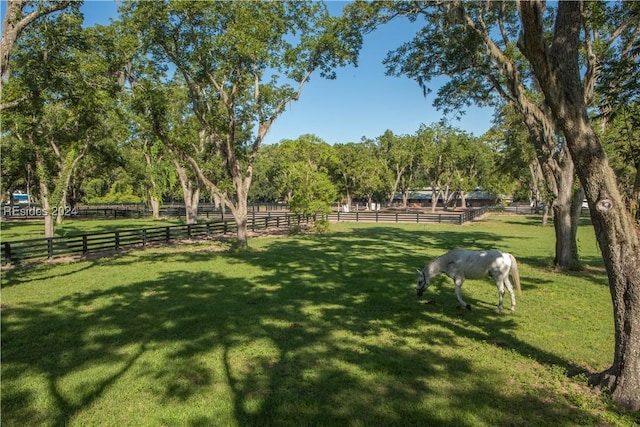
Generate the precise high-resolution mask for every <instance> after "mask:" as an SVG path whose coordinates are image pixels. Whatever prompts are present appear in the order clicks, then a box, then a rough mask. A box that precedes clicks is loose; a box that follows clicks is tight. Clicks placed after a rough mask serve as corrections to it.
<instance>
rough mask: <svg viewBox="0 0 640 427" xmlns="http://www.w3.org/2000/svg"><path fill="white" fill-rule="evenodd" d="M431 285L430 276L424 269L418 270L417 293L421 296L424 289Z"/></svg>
mask: <svg viewBox="0 0 640 427" xmlns="http://www.w3.org/2000/svg"><path fill="white" fill-rule="evenodd" d="M427 286H429V278H428V277H427V276H426V275H425V274H424V270H423V271H420V270H418V285H417V286H416V294H417V295H418V297H421V296H422V294H423V293H424V290H425V289H427Z"/></svg>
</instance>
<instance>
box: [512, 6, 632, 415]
mask: <svg viewBox="0 0 640 427" xmlns="http://www.w3.org/2000/svg"><path fill="white" fill-rule="evenodd" d="M518 7H519V11H520V17H521V20H522V30H523V31H522V37H521V38H520V43H519V48H520V50H521V51H522V52H523V53H524V54H525V56H526V57H527V59H528V60H529V61H530V62H531V65H532V67H533V71H534V74H535V77H536V79H537V81H538V82H539V84H540V88H541V90H542V91H543V92H544V95H545V100H546V101H547V103H548V104H549V106H550V108H551V110H552V113H553V115H554V117H555V118H556V120H557V122H558V124H559V126H560V128H561V129H562V132H563V134H564V136H565V138H566V140H567V145H568V147H569V150H570V151H571V155H572V157H573V161H574V163H575V165H576V171H577V173H578V177H579V179H580V182H581V183H582V185H583V187H584V189H585V193H586V198H587V201H588V203H589V208H590V212H591V220H592V221H593V226H594V229H595V232H596V237H597V239H598V244H599V246H600V249H601V250H602V256H603V259H604V263H605V266H606V268H607V274H608V276H609V290H610V292H611V298H612V301H613V313H614V324H615V335H616V340H615V353H614V360H613V365H612V366H611V368H609V369H608V370H607V371H605V372H602V373H600V374H599V375H597V376H596V377H595V378H594V380H595V381H594V383H595V384H596V385H599V386H602V387H603V388H605V389H607V390H609V391H610V392H611V395H612V397H613V399H614V401H616V402H617V403H619V404H622V405H623V406H625V407H628V408H631V409H634V410H640V268H638V266H640V229H639V228H638V225H637V224H636V223H635V221H634V219H633V218H632V216H631V215H630V213H629V212H628V211H627V210H626V208H625V205H624V202H623V200H622V197H621V195H620V192H619V191H618V186H617V183H616V176H615V174H614V172H613V170H612V169H611V167H610V166H609V162H608V160H607V156H606V154H605V151H604V149H603V147H602V144H601V142H600V140H599V138H598V136H597V135H596V133H595V132H594V129H593V126H592V124H591V122H590V120H589V117H588V115H587V107H588V105H587V103H586V99H585V91H586V90H588V88H587V87H585V85H584V82H583V79H582V78H581V75H580V70H581V69H580V61H579V52H580V50H581V49H582V48H583V47H584V43H585V32H584V31H585V30H586V39H587V40H588V37H589V35H590V33H589V29H590V27H589V22H587V21H586V20H585V3H584V2H582V1H580V2H572V1H563V2H560V4H559V5H558V9H557V12H556V15H555V24H554V33H553V36H552V37H551V38H547V37H545V33H544V28H543V22H544V19H543V18H544V14H545V12H546V9H545V3H544V2H540V1H521V2H519V3H518ZM636 16H637V15H636ZM635 25H636V26H637V22H636V23H635Z"/></svg>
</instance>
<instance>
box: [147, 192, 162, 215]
mask: <svg viewBox="0 0 640 427" xmlns="http://www.w3.org/2000/svg"><path fill="white" fill-rule="evenodd" d="M149 203H150V204H151V212H152V218H153V219H159V218H160V200H159V199H158V198H157V197H155V196H153V195H151V196H149Z"/></svg>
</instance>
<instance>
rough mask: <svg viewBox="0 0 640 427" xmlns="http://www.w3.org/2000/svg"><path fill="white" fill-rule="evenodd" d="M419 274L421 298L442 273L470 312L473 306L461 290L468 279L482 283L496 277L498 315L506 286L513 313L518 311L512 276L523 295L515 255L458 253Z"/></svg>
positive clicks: (449, 254)
mask: <svg viewBox="0 0 640 427" xmlns="http://www.w3.org/2000/svg"><path fill="white" fill-rule="evenodd" d="M418 273H419V275H418V286H417V287H416V293H417V294H418V297H421V296H422V293H423V292H424V290H425V289H426V288H427V286H429V281H430V280H431V279H432V278H433V277H435V276H437V275H438V274H440V273H445V274H446V275H447V276H449V277H451V278H452V279H453V281H454V283H455V290H456V297H457V298H458V301H459V302H460V305H461V306H462V307H466V308H467V310H471V305H470V304H467V303H466V302H464V300H463V299H462V296H461V295H460V288H461V287H462V283H463V282H464V281H465V279H480V278H482V277H484V276H486V275H490V276H491V277H493V279H494V280H495V281H496V286H497V287H498V307H497V308H496V313H500V311H502V301H503V299H504V286H505V285H506V287H507V290H508V291H509V295H510V296H511V311H515V310H516V297H515V295H514V293H513V286H511V282H510V281H509V274H511V276H512V277H513V281H514V283H515V285H516V288H517V289H518V294H522V290H521V289H520V275H519V274H518V263H517V262H516V259H515V258H514V257H513V255H511V254H508V253H506V252H500V251H497V250H495V249H491V250H488V251H468V250H466V249H454V250H452V251H449V252H447V253H446V254H444V255H441V256H439V257H438V258H436V259H434V260H433V261H431V262H430V263H429V265H427V266H426V267H425V268H424V269H423V270H422V271H420V270H418Z"/></svg>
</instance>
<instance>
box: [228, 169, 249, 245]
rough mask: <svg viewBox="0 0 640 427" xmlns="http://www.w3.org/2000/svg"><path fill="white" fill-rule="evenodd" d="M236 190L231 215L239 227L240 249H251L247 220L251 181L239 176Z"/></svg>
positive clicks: (235, 180)
mask: <svg viewBox="0 0 640 427" xmlns="http://www.w3.org/2000/svg"><path fill="white" fill-rule="evenodd" d="M233 182H234V186H235V188H236V194H237V199H236V200H235V203H234V204H233V205H232V206H231V214H232V215H233V219H234V220H235V221H236V224H237V225H238V230H237V232H236V238H237V245H238V249H240V250H244V249H247V248H248V247H249V231H248V229H247V222H248V221H247V220H248V216H249V207H248V198H247V195H248V193H249V186H250V183H251V181H250V179H249V178H246V179H242V177H240V176H237V177H235V178H234V179H233Z"/></svg>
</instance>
